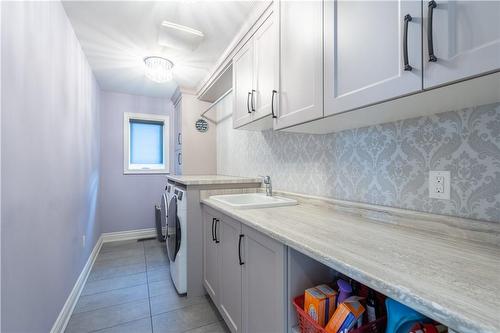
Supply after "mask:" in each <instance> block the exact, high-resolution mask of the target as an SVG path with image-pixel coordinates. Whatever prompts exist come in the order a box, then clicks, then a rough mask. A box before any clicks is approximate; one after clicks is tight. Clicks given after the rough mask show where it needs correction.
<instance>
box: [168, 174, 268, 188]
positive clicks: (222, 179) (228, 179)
mask: <svg viewBox="0 0 500 333" xmlns="http://www.w3.org/2000/svg"><path fill="white" fill-rule="evenodd" d="M167 179H168V180H170V181H173V182H176V183H179V184H183V185H186V186H189V185H221V184H260V183H262V179H260V178H247V177H234V176H221V175H192V176H182V175H179V176H175V175H169V176H167Z"/></svg>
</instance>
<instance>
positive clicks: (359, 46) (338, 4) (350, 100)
mask: <svg viewBox="0 0 500 333" xmlns="http://www.w3.org/2000/svg"><path fill="white" fill-rule="evenodd" d="M324 19H325V26H324V27H325V32H324V33H325V49H324V51H325V95H324V97H325V116H326V115H332V114H336V113H339V112H343V111H348V110H352V109H355V108H359V107H362V106H365V105H369V104H373V103H377V102H381V101H384V100H387V99H391V98H395V97H398V96H402V95H405V94H408V93H412V92H416V91H419V90H421V89H422V65H421V64H422V47H421V45H422V44H421V43H422V39H421V34H422V17H421V2H420V1H408V0H397V1H337V0H335V1H333V0H332V1H326V2H325V18H324Z"/></svg>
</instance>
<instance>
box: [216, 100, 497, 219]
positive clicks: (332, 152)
mask: <svg viewBox="0 0 500 333" xmlns="http://www.w3.org/2000/svg"><path fill="white" fill-rule="evenodd" d="M231 103H232V99H231V96H228V97H227V98H226V99H225V100H223V101H222V102H221V104H219V105H218V106H217V108H218V109H219V112H223V113H225V114H227V112H228V110H229V111H230V109H231V108H232V104H231ZM217 149H218V152H217V171H218V173H220V174H225V175H236V176H256V175H270V176H271V178H272V180H273V186H274V187H275V188H276V189H281V190H286V191H291V192H299V193H306V194H312V195H320V196H327V197H332V198H337V199H343V200H350V201H358V202H365V203H373V204H379V205H385V206H392V207H400V208H406V209H412V210H418V211H424V212H431V213H437V214H445V215H452V216H461V217H468V218H475V219H482V220H488V221H494V222H499V223H500V103H496V104H491V105H484V106H478V107H474V108H468V109H464V110H459V111H450V112H445V113H441V114H437V115H433V116H429V117H420V118H414V119H408V120H402V121H398V122H393V123H388V124H382V125H376V126H371V127H364V128H358V129H352V130H346V131H342V132H339V133H335V134H326V135H312V134H295V133H285V132H275V131H271V130H269V131H263V132H252V131H244V130H234V129H233V128H232V119H231V118H228V119H226V120H225V121H223V122H221V123H219V125H218V126H217ZM429 170H449V171H450V172H451V190H452V193H451V200H436V199H430V198H429V193H428V174H429Z"/></svg>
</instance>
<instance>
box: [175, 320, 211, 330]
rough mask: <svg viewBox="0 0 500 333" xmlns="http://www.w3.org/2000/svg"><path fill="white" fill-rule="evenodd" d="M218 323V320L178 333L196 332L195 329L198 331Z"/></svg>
mask: <svg viewBox="0 0 500 333" xmlns="http://www.w3.org/2000/svg"><path fill="white" fill-rule="evenodd" d="M218 322H220V320H216V321H214V322H211V323H208V324H205V325H201V326H197V327H193V328H190V329H187V330H184V331H182V332H180V333H186V332H189V331H193V330H196V329H198V328H202V327H205V326H210V325H213V324H215V323H218Z"/></svg>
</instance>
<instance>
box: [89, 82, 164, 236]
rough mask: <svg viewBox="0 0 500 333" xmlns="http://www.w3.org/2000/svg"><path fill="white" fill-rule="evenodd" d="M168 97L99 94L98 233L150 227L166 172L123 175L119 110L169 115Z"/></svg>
mask: <svg viewBox="0 0 500 333" xmlns="http://www.w3.org/2000/svg"><path fill="white" fill-rule="evenodd" d="M172 111H173V105H172V102H171V101H170V99H164V98H152V97H144V96H135V95H127V94H119V93H112V92H102V93H101V192H100V193H101V198H100V208H99V212H100V220H101V221H102V232H115V231H124V230H135V229H144V228H153V227H154V205H155V204H157V203H159V202H160V197H161V194H162V193H163V191H164V188H165V185H166V183H167V180H166V175H152V174H150V175H130V174H129V175H124V174H123V113H124V112H134V113H152V114H171V112H172Z"/></svg>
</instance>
